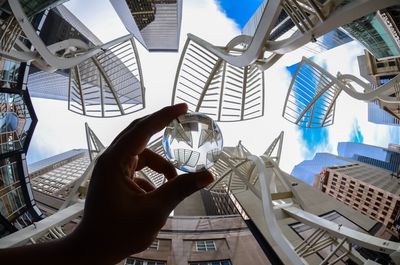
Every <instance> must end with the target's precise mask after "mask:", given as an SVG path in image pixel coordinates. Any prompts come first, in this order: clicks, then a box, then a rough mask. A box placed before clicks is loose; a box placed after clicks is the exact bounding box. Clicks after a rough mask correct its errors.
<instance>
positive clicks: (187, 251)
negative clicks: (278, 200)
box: [119, 215, 272, 265]
mask: <svg viewBox="0 0 400 265" xmlns="http://www.w3.org/2000/svg"><path fill="white" fill-rule="evenodd" d="M119 264H121V265H122V264H134V265H136V264H141V265H150V264H152V265H165V264H168V265H188V264H190V265H197V264H201V265H206V264H207V265H208V264H212V265H231V264H237V265H239V264H257V265H263V264H272V263H270V262H269V260H268V259H267V257H266V256H265V254H264V252H263V250H262V249H261V247H260V246H259V244H258V243H257V241H256V240H255V238H254V236H253V235H252V233H251V232H250V230H249V229H248V227H247V225H246V223H245V222H244V220H243V219H242V217H240V216H237V215H236V216H235V215H231V216H202V217H170V218H169V219H168V221H167V223H166V224H165V226H164V227H163V228H162V230H161V232H160V233H159V234H158V236H157V239H156V240H155V241H154V242H153V244H152V245H151V246H150V247H149V248H148V249H147V250H145V251H143V252H141V253H139V254H136V255H132V256H131V257H129V258H127V259H126V260H124V261H122V262H121V263H119Z"/></svg>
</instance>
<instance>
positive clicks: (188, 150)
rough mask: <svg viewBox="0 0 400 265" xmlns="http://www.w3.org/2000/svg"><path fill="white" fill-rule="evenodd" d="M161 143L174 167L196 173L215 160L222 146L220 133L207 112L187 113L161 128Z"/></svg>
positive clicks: (208, 166)
mask: <svg viewBox="0 0 400 265" xmlns="http://www.w3.org/2000/svg"><path fill="white" fill-rule="evenodd" d="M163 146H164V150H165V154H166V156H167V158H168V160H169V161H170V162H171V163H172V164H173V165H174V166H175V167H176V168H177V169H179V170H182V171H185V172H198V171H202V170H205V169H207V168H210V167H211V166H212V165H214V163H215V162H216V161H217V160H218V158H219V155H220V154H221V152H222V147H223V139H222V133H221V130H220V129H219V127H218V125H217V124H216V123H215V122H214V121H213V120H212V119H211V118H210V117H208V116H207V115H204V114H201V113H195V112H192V113H187V114H185V115H181V116H179V117H178V118H176V119H175V120H173V121H172V122H171V123H170V124H169V125H168V126H167V127H166V128H165V131H164V137H163Z"/></svg>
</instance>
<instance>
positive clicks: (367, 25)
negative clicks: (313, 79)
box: [343, 6, 400, 60]
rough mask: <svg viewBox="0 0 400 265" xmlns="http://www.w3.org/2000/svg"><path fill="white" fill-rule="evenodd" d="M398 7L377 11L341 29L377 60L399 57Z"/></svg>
mask: <svg viewBox="0 0 400 265" xmlns="http://www.w3.org/2000/svg"><path fill="white" fill-rule="evenodd" d="M397 14H398V6H395V7H391V8H387V9H385V10H378V11H376V12H375V13H373V14H370V15H367V16H364V17H362V18H359V19H357V20H355V21H353V22H351V23H349V24H347V25H344V26H343V29H344V30H345V31H346V32H347V33H348V34H349V35H350V36H352V37H353V38H354V39H356V40H357V41H359V42H360V43H361V44H362V45H364V47H366V48H367V49H368V51H369V52H370V53H371V54H372V55H373V56H374V57H375V58H377V59H379V60H380V59H387V58H393V57H399V56H400V38H399V37H400V34H399V32H400V31H399V28H398V25H399V21H398V19H399V16H398V15H397Z"/></svg>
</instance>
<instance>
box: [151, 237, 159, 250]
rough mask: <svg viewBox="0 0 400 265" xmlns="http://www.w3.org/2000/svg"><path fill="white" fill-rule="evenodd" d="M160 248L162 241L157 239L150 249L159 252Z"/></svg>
mask: <svg viewBox="0 0 400 265" xmlns="http://www.w3.org/2000/svg"><path fill="white" fill-rule="evenodd" d="M159 246H160V240H158V239H155V240H154V241H153V243H151V245H150V247H149V249H154V250H158V248H159Z"/></svg>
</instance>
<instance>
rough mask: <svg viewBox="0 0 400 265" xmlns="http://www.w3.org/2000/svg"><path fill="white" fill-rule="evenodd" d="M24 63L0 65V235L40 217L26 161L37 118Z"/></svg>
mask: <svg viewBox="0 0 400 265" xmlns="http://www.w3.org/2000/svg"><path fill="white" fill-rule="evenodd" d="M26 71H28V69H27V67H26V66H25V65H24V64H22V65H21V64H19V63H17V62H12V61H10V60H2V68H0V79H1V83H0V237H3V236H5V235H7V234H9V233H12V232H15V231H17V230H19V229H21V228H23V227H25V226H28V225H30V224H32V222H34V221H39V220H40V219H41V218H42V216H43V215H42V213H41V212H40V210H39V208H38V207H37V206H36V203H35V201H34V198H33V195H32V190H31V183H30V180H29V177H28V171H27V165H26V158H25V157H26V152H27V150H28V146H29V143H30V140H31V138H32V134H33V131H34V129H35V126H36V123H37V118H36V115H35V112H34V110H33V106H32V103H31V101H30V97H29V93H28V91H27V90H26V75H25V73H26Z"/></svg>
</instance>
